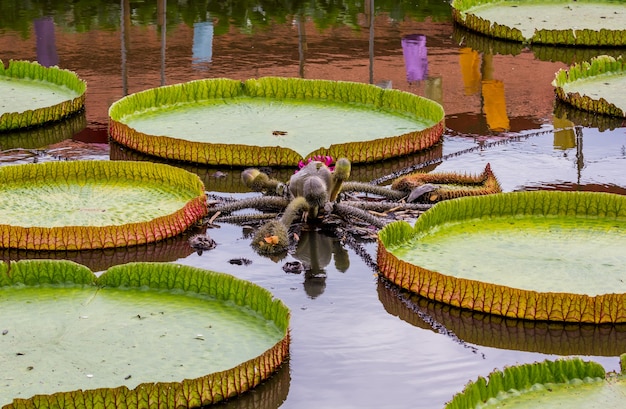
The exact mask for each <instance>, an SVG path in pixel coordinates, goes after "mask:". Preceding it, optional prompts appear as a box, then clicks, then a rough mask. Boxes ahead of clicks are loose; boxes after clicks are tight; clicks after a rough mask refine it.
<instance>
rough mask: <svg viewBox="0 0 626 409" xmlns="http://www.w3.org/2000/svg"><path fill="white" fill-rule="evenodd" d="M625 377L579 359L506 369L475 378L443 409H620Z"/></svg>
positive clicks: (625, 385) (625, 388)
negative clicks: (486, 376) (608, 372)
mask: <svg viewBox="0 0 626 409" xmlns="http://www.w3.org/2000/svg"><path fill="white" fill-rule="evenodd" d="M624 394H626V377H625V376H624V374H623V371H622V373H620V374H614V373H612V374H606V372H605V370H604V368H603V367H602V366H601V365H600V364H598V363H596V362H593V361H589V362H586V361H583V360H581V359H579V358H572V359H561V360H557V361H549V360H546V361H543V362H537V363H534V364H526V365H517V366H510V367H507V368H505V369H504V371H498V370H496V371H494V372H492V373H491V374H489V377H488V379H485V378H482V377H479V378H478V379H477V380H476V381H474V382H471V383H469V384H468V385H467V386H466V387H465V389H464V391H463V392H461V393H459V394H457V395H456V396H454V398H453V399H452V400H451V401H450V402H449V403H448V404H446V406H445V409H466V408H482V409H488V408H503V407H506V408H510V409H530V408H542V409H551V408H564V407H566V408H570V409H583V408H584V409H591V408H598V409H600V408H620V407H622V406H623V404H624Z"/></svg>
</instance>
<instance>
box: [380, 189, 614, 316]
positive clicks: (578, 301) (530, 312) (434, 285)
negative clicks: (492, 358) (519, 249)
mask: <svg viewBox="0 0 626 409" xmlns="http://www.w3.org/2000/svg"><path fill="white" fill-rule="evenodd" d="M516 214H526V215H537V216H542V215H549V214H555V215H562V216H573V217H574V216H583V215H587V216H592V217H605V218H612V219H620V220H623V219H626V197H624V196H620V195H616V194H610V193H592V192H556V191H528V192H509V193H498V194H493V195H484V196H468V197H463V198H459V199H454V200H448V201H443V202H439V203H437V204H436V205H435V206H433V208H431V209H430V210H428V211H426V212H425V213H424V214H423V215H422V216H420V218H419V219H418V220H417V221H416V223H415V225H414V226H410V225H409V223H407V222H404V221H398V222H393V223H390V224H388V225H387V226H385V227H384V228H383V229H382V230H381V231H380V232H379V234H378V252H377V262H378V267H379V270H380V272H381V274H382V275H383V276H384V277H385V278H387V279H388V280H389V281H391V282H392V283H394V284H396V285H397V286H399V287H401V288H404V289H406V290H408V291H411V292H413V293H415V294H418V295H420V296H423V297H426V298H428V299H431V300H434V301H438V302H442V303H446V304H449V305H452V306H454V307H459V308H466V309H470V310H474V311H478V312H484V313H488V314H495V315H500V316H504V317H509V318H517V319H526V320H537V321H559V322H580V323H592V324H602V323H620V322H626V294H602V295H598V296H595V297H591V296H587V295H582V294H571V293H567V292H560V293H552V292H550V293H542V292H536V291H530V290H522V289H517V288H512V287H507V286H503V285H497V284H493V283H487V282H482V281H476V280H468V279H463V278H456V277H452V276H448V275H445V274H441V273H438V272H436V271H431V270H428V269H425V268H422V267H420V266H417V265H414V264H411V263H407V262H406V261H403V260H400V259H399V258H398V257H396V256H395V255H393V253H392V249H393V248H394V247H397V246H398V245H400V244H402V243H404V242H406V241H409V240H411V239H412V238H413V237H414V236H415V235H416V234H418V233H419V232H420V231H426V230H428V229H429V228H431V227H432V226H436V225H439V224H442V223H446V222H448V221H453V220H463V219H472V218H480V217H489V216H491V215H496V216H502V215H505V216H506V215H516Z"/></svg>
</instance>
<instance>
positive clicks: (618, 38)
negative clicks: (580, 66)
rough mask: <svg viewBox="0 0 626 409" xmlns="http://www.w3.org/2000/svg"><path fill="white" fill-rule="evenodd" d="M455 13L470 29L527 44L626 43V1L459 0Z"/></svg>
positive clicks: (457, 0)
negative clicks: (625, 23) (625, 24)
mask: <svg viewBox="0 0 626 409" xmlns="http://www.w3.org/2000/svg"><path fill="white" fill-rule="evenodd" d="M452 15H453V18H454V20H455V21H456V22H457V23H459V24H461V25H463V26H465V27H467V28H469V29H470V30H474V31H477V32H479V33H482V34H485V35H488V36H492V37H496V38H502V39H505V40H511V41H517V42H522V43H527V44H528V43H533V44H553V45H580V46H605V47H608V46H618V47H621V46H624V45H626V28H625V27H624V21H625V20H626V4H624V3H623V2H619V1H612V0H578V1H570V0H454V1H453V2H452Z"/></svg>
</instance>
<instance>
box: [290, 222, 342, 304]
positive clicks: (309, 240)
mask: <svg viewBox="0 0 626 409" xmlns="http://www.w3.org/2000/svg"><path fill="white" fill-rule="evenodd" d="M293 257H294V258H295V259H297V260H299V261H300V262H302V264H303V266H304V283H303V285H304V291H305V292H306V294H307V295H308V296H309V297H311V298H317V297H318V296H320V295H321V294H322V293H323V292H324V289H325V288H326V267H327V266H328V265H329V264H330V262H331V261H333V260H334V265H335V269H336V270H337V271H340V272H342V273H344V272H346V271H347V270H348V268H349V267H350V257H349V256H348V251H347V250H346V249H345V248H344V247H343V245H342V244H341V242H340V241H339V239H338V238H336V237H332V236H328V235H326V234H323V233H320V232H316V231H310V230H303V231H302V232H301V234H300V240H299V241H298V244H297V247H296V251H295V252H294V253H293Z"/></svg>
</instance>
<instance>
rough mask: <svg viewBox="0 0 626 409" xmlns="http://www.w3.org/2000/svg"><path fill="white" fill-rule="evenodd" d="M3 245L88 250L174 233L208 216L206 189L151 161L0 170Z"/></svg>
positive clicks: (0, 235)
mask: <svg viewBox="0 0 626 409" xmlns="http://www.w3.org/2000/svg"><path fill="white" fill-rule="evenodd" d="M0 181H1V182H0V192H1V194H0V214H2V221H1V223H0V247H3V248H18V249H27V250H85V249H97V248H112V247H124V246H132V245H137V244H144V243H151V242H155V241H159V240H163V239H166V238H168V237H173V236H176V235H178V234H180V233H182V232H183V231H185V230H186V229H187V228H189V227H190V226H192V225H193V224H194V223H196V222H197V221H198V220H200V219H201V218H202V217H203V216H205V215H206V213H207V206H206V195H205V191H204V185H203V183H202V181H201V180H200V178H199V177H198V176H197V175H195V174H193V173H190V172H187V171H185V170H182V169H179V168H176V167H173V166H170V165H164V164H154V163H148V162H112V161H95V160H94V161H69V162H46V163H38V164H26V165H14V166H4V167H0Z"/></svg>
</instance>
